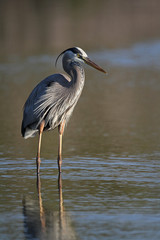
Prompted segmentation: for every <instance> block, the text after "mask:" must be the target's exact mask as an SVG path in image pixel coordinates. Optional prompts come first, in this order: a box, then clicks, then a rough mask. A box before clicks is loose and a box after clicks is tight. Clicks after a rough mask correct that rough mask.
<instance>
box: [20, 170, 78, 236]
mask: <svg viewBox="0 0 160 240" xmlns="http://www.w3.org/2000/svg"><path fill="white" fill-rule="evenodd" d="M58 191H59V209H57V210H56V211H55V210H54V209H55V206H54V205H53V210H52V209H47V208H45V207H44V205H43V201H42V194H41V180H40V175H37V197H38V201H37V200H35V199H32V198H31V197H30V196H29V195H28V196H26V197H25V198H24V199H23V215H24V233H25V237H26V239H41V240H46V239H48V240H49V239H50V240H51V239H52V240H53V239H54V240H77V234H76V232H75V229H74V227H73V224H72V220H71V217H70V215H69V213H68V211H65V209H64V205H63V193H62V178H61V174H59V178H58ZM52 202H53V204H54V202H55V201H54V200H53V201H52Z"/></svg>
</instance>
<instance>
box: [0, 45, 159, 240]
mask: <svg viewBox="0 0 160 240" xmlns="http://www.w3.org/2000/svg"><path fill="white" fill-rule="evenodd" d="M88 54H89V56H90V57H91V58H92V59H93V60H95V61H96V62H97V63H99V64H100V65H101V66H102V67H104V68H105V69H107V70H108V72H109V75H108V76H107V77H106V76H105V75H103V74H102V73H100V72H97V71H96V70H94V69H91V68H88V67H87V68H86V84H85V88H84V91H83V94H82V96H81V98H80V101H79V103H78V105H77V106H76V109H75V111H74V113H73V116H72V118H71V120H70V122H69V124H68V126H67V129H66V131H65V135H64V144H63V166H62V169H63V173H62V182H61V184H62V185H61V186H60V189H59V188H58V172H57V160H56V158H57V142H58V134H57V131H56V130H55V131H52V132H48V133H45V134H44V136H43V142H42V153H41V155H42V163H41V179H40V180H41V187H40V186H39V188H38V189H37V187H36V186H37V185H36V184H37V179H36V166H35V154H36V148H37V138H33V139H28V140H24V139H23V138H22V137H21V136H20V125H21V119H22V107H23V104H24V101H25V99H26V98H27V96H28V94H29V92H30V91H31V89H32V88H33V87H34V86H35V85H36V84H37V82H38V81H40V80H41V79H43V78H44V77H45V76H47V75H49V74H51V73H54V72H56V71H58V72H59V71H60V66H58V69H54V61H55V57H54V56H49V55H45V56H44V55H40V56H38V55H37V56H31V57H27V58H18V57H17V58H12V59H10V60H8V61H6V62H4V63H1V64H0V72H1V85H0V100H1V108H0V112H1V118H0V132H1V134H0V165H1V170H0V171H1V191H0V194H1V199H0V206H1V218H0V225H1V227H0V231H1V233H0V238H1V239H84V240H85V239H87V240H88V239H136V240H137V239H144V240H147V239H148V240H149V239H156V240H157V239H160V191H159V187H160V107H159V102H160V80H159V79H160V61H159V60H160V42H151V43H141V44H136V45H134V46H132V47H130V48H126V49H119V50H105V51H103V52H90V53H88Z"/></svg>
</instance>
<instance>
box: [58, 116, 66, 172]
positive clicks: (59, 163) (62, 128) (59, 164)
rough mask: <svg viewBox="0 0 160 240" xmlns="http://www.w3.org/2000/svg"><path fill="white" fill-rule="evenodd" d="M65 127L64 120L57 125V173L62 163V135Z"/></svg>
mask: <svg viewBox="0 0 160 240" xmlns="http://www.w3.org/2000/svg"><path fill="white" fill-rule="evenodd" d="M64 127H65V121H63V122H62V123H60V125H59V126H58V132H59V146H58V170H59V173H61V165H62V136H63V132H64Z"/></svg>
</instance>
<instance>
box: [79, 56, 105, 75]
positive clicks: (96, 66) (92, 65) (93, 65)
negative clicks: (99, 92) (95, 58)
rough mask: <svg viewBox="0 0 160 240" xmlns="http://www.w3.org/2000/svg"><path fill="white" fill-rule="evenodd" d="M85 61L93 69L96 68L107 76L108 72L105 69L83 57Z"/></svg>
mask: <svg viewBox="0 0 160 240" xmlns="http://www.w3.org/2000/svg"><path fill="white" fill-rule="evenodd" d="M83 60H84V62H85V63H87V64H88V65H90V66H91V67H93V68H95V69H97V70H99V71H101V72H103V73H106V74H107V72H106V71H105V70H104V69H103V68H101V67H100V66H98V65H97V64H95V63H94V62H92V61H91V60H90V59H89V58H88V57H83Z"/></svg>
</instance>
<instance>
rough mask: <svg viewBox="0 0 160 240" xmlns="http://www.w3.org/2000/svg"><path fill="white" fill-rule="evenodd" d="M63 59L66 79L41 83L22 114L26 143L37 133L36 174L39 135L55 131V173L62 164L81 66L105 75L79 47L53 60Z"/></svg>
mask: <svg viewBox="0 0 160 240" xmlns="http://www.w3.org/2000/svg"><path fill="white" fill-rule="evenodd" d="M61 55H63V59H62V62H63V68H64V71H65V72H66V73H67V74H68V75H69V76H68V75H64V74H53V75H51V76H49V77H47V78H45V79H44V80H43V81H41V82H40V83H39V84H38V85H37V86H36V87H35V88H34V89H33V91H32V92H31V94H30V95H29V97H28V99H27V101H26V103H25V105H24V112H23V121H22V127H21V132H22V136H23V137H24V138H25V139H26V138H29V137H34V136H35V134H36V133H37V132H39V140H38V150H37V157H36V163H37V174H39V170H40V149H41V139H42V132H43V131H45V130H51V129H54V128H56V127H58V131H59V146H58V169H59V173H61V164H62V136H63V132H64V128H65V124H66V123H67V121H68V120H69V118H70V116H71V114H72V112H73V109H74V107H75V105H76V103H77V101H78V99H79V97H80V95H81V92H82V89H83V86H84V81H85V73H84V68H83V66H82V63H87V64H88V65H90V66H92V67H94V68H96V69H97V70H99V71H101V72H104V73H106V71H104V70H103V69H102V68H101V67H99V66H98V65H96V64H95V63H94V62H92V61H91V60H90V59H89V58H88V56H87V54H86V53H85V52H84V51H83V50H82V49H81V48H79V47H73V48H69V49H67V50H65V51H63V52H62V53H61V54H60V55H59V56H58V57H57V59H56V63H57V60H58V58H59V57H60V56H61Z"/></svg>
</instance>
